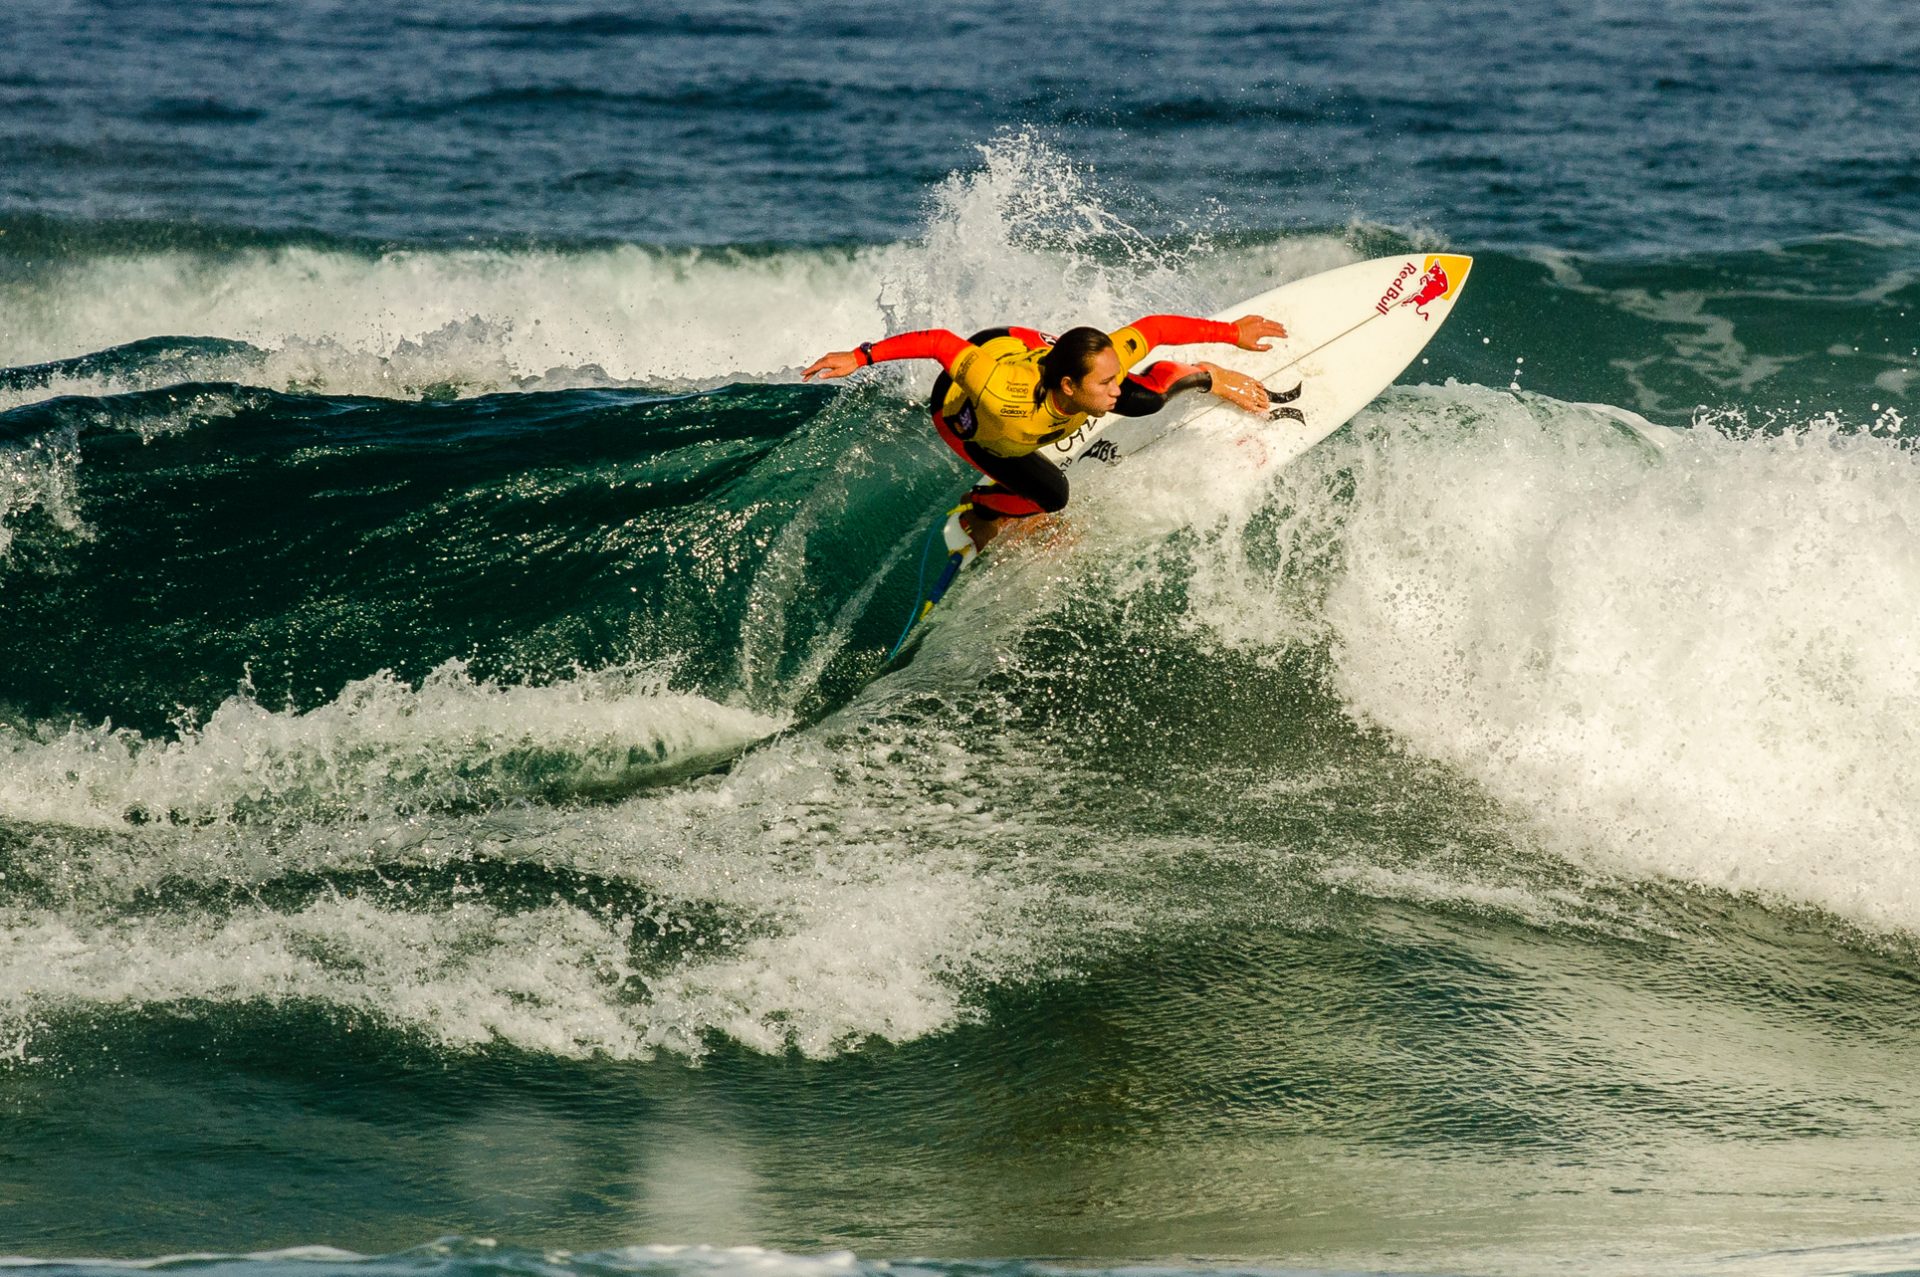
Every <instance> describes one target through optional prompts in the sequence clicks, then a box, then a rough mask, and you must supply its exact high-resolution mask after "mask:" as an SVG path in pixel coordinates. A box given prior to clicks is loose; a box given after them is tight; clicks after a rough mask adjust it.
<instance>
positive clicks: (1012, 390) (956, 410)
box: [940, 325, 1151, 457]
mask: <svg viewBox="0 0 1920 1277" xmlns="http://www.w3.org/2000/svg"><path fill="white" fill-rule="evenodd" d="M1108 338H1109V339H1110V340H1111V341H1112V342H1113V350H1114V353H1115V354H1117V355H1119V356H1120V371H1121V372H1122V373H1123V374H1124V373H1126V372H1128V371H1130V370H1131V369H1132V368H1133V366H1134V365H1135V364H1137V363H1139V362H1140V360H1141V358H1142V357H1144V356H1145V355H1146V353H1147V351H1148V350H1149V349H1151V347H1150V346H1149V345H1148V344H1147V339H1146V337H1145V336H1143V335H1142V334H1141V332H1140V330H1139V329H1138V328H1135V327H1133V326H1132V325H1128V326H1127V327H1125V328H1122V329H1121V330H1120V331H1118V332H1115V333H1109V334H1108ZM1052 349H1053V347H1052V346H1051V345H1047V346H1034V347H1029V346H1028V345H1027V344H1026V343H1025V342H1024V341H1022V340H1020V338H1018V337H1013V336H1007V337H994V338H991V339H990V340H988V341H986V342H985V343H983V344H981V345H978V346H974V345H968V346H966V347H964V348H963V349H962V350H961V351H960V353H959V354H957V355H955V356H954V358H953V362H952V363H951V364H949V365H948V366H947V371H948V372H949V373H950V374H952V376H953V387H952V389H950V390H948V391H947V397H946V400H945V402H944V403H942V404H941V407H940V415H941V416H942V417H945V418H946V419H947V423H948V425H949V426H950V427H951V428H952V429H953V431H954V433H955V434H958V435H959V436H960V437H961V438H963V439H970V440H971V441H972V442H974V443H977V444H979V445H980V446H981V447H982V448H985V449H986V450H987V451H988V452H991V453H994V454H996V455H998V456H1002V457H1020V456H1025V455H1026V454H1027V453H1029V452H1032V451H1034V450H1035V449H1036V448H1041V447H1044V446H1045V445H1047V444H1050V443H1052V442H1053V441H1054V440H1055V439H1060V438H1063V437H1065V436H1067V435H1070V434H1072V433H1073V432H1074V431H1076V430H1078V429H1079V428H1080V427H1081V426H1082V425H1084V424H1085V423H1086V420H1087V414H1086V413H1084V412H1076V413H1072V414H1070V415H1067V416H1062V415H1061V414H1060V413H1058V412H1055V411H1054V409H1053V402H1052V396H1049V395H1043V394H1041V393H1040V360H1041V358H1042V357H1043V356H1044V355H1045V354H1046V353H1047V352H1048V351H1049V350H1052ZM969 404H971V405H972V406H973V412H972V418H973V420H972V427H973V428H972V430H971V432H968V431H967V430H966V429H965V426H966V424H967V422H966V413H965V412H964V410H965V408H966V407H967V405H969Z"/></svg>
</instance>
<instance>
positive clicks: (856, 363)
mask: <svg viewBox="0 0 1920 1277" xmlns="http://www.w3.org/2000/svg"><path fill="white" fill-rule="evenodd" d="M866 366H867V361H866V360H864V359H862V358H860V352H859V351H857V350H836V351H834V352H833V353H832V354H830V355H822V356H820V358H818V359H816V360H814V361H813V362H812V363H810V364H808V365H807V368H806V371H805V372H802V373H801V374H800V380H802V381H812V380H813V379H814V378H815V377H826V378H829V379H831V378H834V377H844V376H846V375H847V374H848V373H850V372H854V371H857V370H858V369H861V368H864V367H866Z"/></svg>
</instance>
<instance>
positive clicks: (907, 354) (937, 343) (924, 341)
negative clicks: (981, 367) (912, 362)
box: [867, 328, 967, 371]
mask: <svg viewBox="0 0 1920 1277" xmlns="http://www.w3.org/2000/svg"><path fill="white" fill-rule="evenodd" d="M966 349H967V342H966V339H965V338H963V337H960V336H958V335H956V334H954V333H950V332H948V331H947V330H946V329H944V328H927V329H923V330H921V331H920V332H917V333H901V334H900V335H899V336H897V337H889V338H887V339H886V340H885V341H876V342H874V343H873V345H872V346H870V347H868V348H867V350H868V352H869V353H870V354H871V355H872V356H873V362H874V363H876V364H877V363H880V362H882V361H883V360H887V359H938V360H939V361H940V366H941V367H942V368H945V369H947V370H948V371H952V369H953V361H954V360H956V359H958V358H959V357H960V355H961V353H962V352H963V351H965V350H966Z"/></svg>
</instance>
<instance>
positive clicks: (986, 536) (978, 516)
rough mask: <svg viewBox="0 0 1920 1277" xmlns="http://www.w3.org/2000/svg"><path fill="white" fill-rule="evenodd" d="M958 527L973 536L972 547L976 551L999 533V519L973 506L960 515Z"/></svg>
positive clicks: (984, 547)
mask: <svg viewBox="0 0 1920 1277" xmlns="http://www.w3.org/2000/svg"><path fill="white" fill-rule="evenodd" d="M960 529H961V531H963V532H965V533H966V534H967V535H968V536H969V537H972V538H973V548H974V550H975V551H976V552H978V551H980V550H984V549H986V548H987V542H989V541H991V540H993V538H994V537H995V536H996V535H998V534H999V532H1000V520H998V519H996V518H994V517H993V516H992V515H990V514H987V513H986V512H985V511H983V510H981V508H980V507H979V506H975V507H973V509H971V510H968V511H966V512H965V513H963V514H962V515H961V516H960Z"/></svg>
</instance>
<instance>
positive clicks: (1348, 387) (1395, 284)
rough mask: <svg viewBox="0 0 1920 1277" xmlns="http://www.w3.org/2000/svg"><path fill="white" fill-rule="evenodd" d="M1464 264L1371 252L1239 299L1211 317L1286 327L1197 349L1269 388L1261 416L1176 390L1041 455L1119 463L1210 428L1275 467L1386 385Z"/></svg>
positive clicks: (1456, 284) (1434, 328)
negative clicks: (1229, 345) (1281, 334)
mask: <svg viewBox="0 0 1920 1277" xmlns="http://www.w3.org/2000/svg"><path fill="white" fill-rule="evenodd" d="M1472 268H1473V259H1472V258H1471V257H1465V256H1462V255H1460V254H1457V253H1410V254H1408V255H1407V256H1405V257H1376V258H1374V259H1372V260H1371V261H1365V262H1355V263H1353V264H1352V265H1351V266H1342V267H1339V268H1338V269H1336V270H1330V271H1326V272H1324V273H1322V274H1319V275H1312V276H1309V277H1308V278H1306V279H1300V280H1295V281H1294V282H1293V283H1291V284H1282V285H1281V286H1280V287H1278V288H1275V289H1272V290H1271V291H1268V292H1264V293H1261V294H1260V295H1259V296H1257V297H1249V298H1247V300H1245V301H1243V302H1237V303H1235V304H1234V305H1232V306H1229V307H1228V308H1227V309H1226V310H1224V311H1222V312H1220V313H1219V314H1218V315H1215V316H1214V318H1215V319H1225V320H1231V319H1238V318H1239V317H1240V316H1242V315H1264V316H1266V317H1267V318H1268V319H1273V320H1278V321H1279V322H1280V323H1282V324H1284V325H1285V326H1286V329H1287V335H1286V337H1285V338H1282V339H1278V340H1276V341H1274V343H1273V349H1272V350H1268V351H1246V350H1225V349H1223V348H1221V347H1210V348H1208V349H1207V350H1206V351H1205V352H1204V355H1205V358H1206V359H1207V360H1208V362H1210V363H1216V364H1219V365H1220V366H1222V367H1224V368H1232V369H1234V370H1235V371H1237V372H1244V373H1246V374H1247V375H1248V376H1250V377H1254V378H1256V379H1258V380H1259V381H1260V382H1261V383H1262V384H1263V385H1265V386H1266V387H1267V391H1268V393H1269V394H1270V395H1272V396H1273V407H1272V408H1271V409H1270V410H1269V411H1268V412H1267V414H1266V418H1265V420H1262V419H1261V418H1259V417H1254V416H1252V415H1250V414H1249V413H1247V412H1246V411H1245V410H1243V409H1240V408H1236V407H1234V406H1233V405H1232V404H1229V403H1226V402H1224V401H1222V400H1220V399H1216V398H1214V397H1212V396H1210V395H1209V396H1201V395H1183V396H1181V397H1180V398H1179V399H1176V400H1174V401H1173V403H1172V405H1170V407H1169V409H1168V410H1167V411H1165V412H1161V413H1158V414H1156V415H1154V416H1151V417H1122V416H1118V415H1116V414H1112V413H1109V414H1108V415H1107V416H1105V417H1099V418H1095V419H1094V420H1091V421H1089V422H1087V424H1086V425H1084V426H1082V427H1081V428H1080V429H1078V430H1076V431H1074V432H1073V433H1072V434H1070V435H1068V436H1067V437H1065V438H1064V439H1058V440H1055V441H1054V442H1053V443H1051V444H1049V445H1047V447H1046V448H1044V449H1043V450H1042V451H1043V452H1044V453H1045V454H1046V455H1047V457H1049V458H1050V459H1051V460H1052V461H1053V462H1054V464H1056V465H1058V466H1059V467H1060V468H1061V469H1063V470H1064V469H1067V468H1068V467H1070V466H1072V465H1074V464H1076V463H1079V462H1089V461H1103V462H1106V463H1108V464H1114V463H1117V462H1119V461H1120V460H1121V459H1122V458H1124V457H1127V456H1129V455H1131V454H1133V453H1135V452H1138V451H1140V449H1142V448H1144V447H1146V446H1147V445H1148V444H1150V443H1152V442H1154V441H1155V440H1156V439H1159V438H1162V437H1163V436H1165V435H1167V434H1169V433H1170V432H1172V431H1174V430H1181V431H1189V432H1190V431H1194V430H1220V431H1222V432H1223V433H1227V434H1230V435H1231V436H1232V437H1233V438H1235V439H1236V440H1238V441H1241V442H1244V443H1248V444H1257V445H1258V446H1257V447H1253V448H1251V449H1249V450H1248V451H1251V453H1252V455H1253V457H1254V460H1253V462H1252V464H1254V465H1256V466H1258V467H1262V468H1265V467H1269V466H1280V465H1285V464H1286V463H1287V462H1289V461H1291V460H1293V459H1294V458H1295V457H1297V456H1299V455H1300V454H1301V453H1303V452H1305V451H1306V450H1307V449H1308V448H1311V447H1312V446H1313V445H1314V444H1316V443H1318V442H1320V441H1321V440H1322V439H1324V438H1326V437H1327V436H1328V435H1330V434H1332V433H1333V432H1334V431H1335V430H1338V429H1339V428H1340V427H1341V426H1343V425H1345V424H1346V422H1347V420H1348V418H1350V417H1352V416H1353V414H1355V413H1356V412H1359V411H1360V410H1361V409H1362V408H1364V407H1366V406H1367V405H1368V404H1369V403H1371V402H1373V400H1374V398H1375V397H1376V396H1378V395H1379V393H1380V392H1381V391H1383V390H1385V389H1386V388H1387V387H1388V386H1390V385H1392V384H1393V381H1394V378H1396V377H1398V376H1399V375H1400V374H1401V373H1402V372H1404V371H1405V370H1406V367H1407V365H1408V364H1410V363H1412V362H1413V361H1414V358H1415V357H1416V356H1417V355H1419V353H1420V352H1421V350H1423V349H1424V348H1425V347H1426V344H1427V343H1428V342H1429V341H1431V340H1432V339H1433V335H1434V334H1435V333H1436V332H1438V331H1440V325H1441V324H1443V323H1445V322H1446V319H1447V315H1448V314H1449V313H1451V312H1452V310H1453V305H1454V302H1455V301H1457V300H1458V299H1459V296H1460V288H1461V285H1463V284H1465V283H1466V281H1467V272H1468V271H1469V270H1471V269H1472ZM1200 353H1201V352H1200V351H1198V350H1197V349H1196V350H1195V351H1194V354H1193V355H1188V354H1186V353H1185V352H1184V351H1183V352H1182V353H1181V354H1180V355H1179V356H1178V357H1179V358H1181V359H1183V360H1185V359H1188V358H1192V357H1194V356H1197V355H1199V354H1200ZM1156 354H1160V355H1161V357H1164V354H1163V353H1161V352H1156ZM1183 409H1184V411H1183ZM1242 455H1244V452H1243V453H1242Z"/></svg>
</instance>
